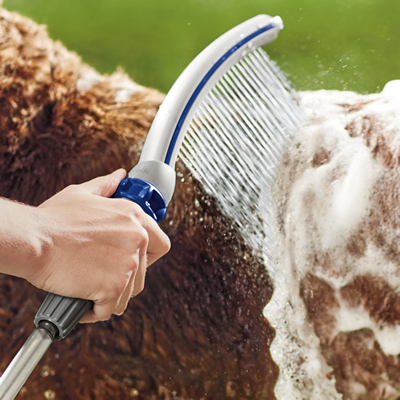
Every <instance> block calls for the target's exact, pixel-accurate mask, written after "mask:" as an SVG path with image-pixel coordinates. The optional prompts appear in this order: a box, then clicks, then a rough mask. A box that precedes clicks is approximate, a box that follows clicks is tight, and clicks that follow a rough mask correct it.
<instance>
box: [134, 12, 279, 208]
mask: <svg viewBox="0 0 400 400" xmlns="http://www.w3.org/2000/svg"><path fill="white" fill-rule="evenodd" d="M281 29H283V23H282V19H281V18H280V17H271V16H269V15H258V16H256V17H254V18H252V19H250V20H248V21H245V22H243V23H242V24H240V25H238V26H236V27H234V28H232V29H231V30H229V31H228V32H226V33H225V34H223V35H222V36H220V37H219V38H218V39H216V40H215V41H214V42H212V43H211V44H210V45H209V46H208V47H207V48H206V49H204V50H203V51H202V52H201V53H200V54H199V55H198V56H197V57H196V58H195V59H194V60H193V61H192V62H191V63H190V64H189V65H188V67H187V68H186V69H185V70H184V71H183V72H182V74H181V75H180V76H179V78H178V79H177V80H176V82H175V83H174V85H173V86H172V88H171V89H170V91H169V92H168V94H167V96H166V98H165V100H164V102H163V103H162V105H161V107H160V109H159V111H158V112H157V115H156V117H155V119H154V121H153V124H152V126H151V128H150V131H149V133H148V135H147V138H146V142H145V144H144V147H143V151H142V154H141V157H140V160H139V163H138V165H137V166H135V167H134V168H133V169H132V170H131V172H130V173H129V176H130V177H135V178H139V179H143V180H146V181H150V182H151V183H153V184H154V185H156V186H157V187H158V188H159V190H160V191H161V193H162V194H163V195H164V198H165V200H166V203H167V204H168V203H169V201H170V199H171V197H172V194H173V191H174V187H175V173H174V166H175V162H176V159H177V156H178V153H179V151H180V147H181V144H182V141H183V140H184V136H185V134H186V131H187V128H188V126H189V124H190V122H191V121H192V118H193V115H194V113H195V112H196V110H197V108H198V107H199V106H200V104H201V103H202V101H203V100H204V99H205V97H206V96H207V94H208V93H209V92H210V91H211V89H212V88H213V87H214V85H215V84H216V83H217V82H218V80H219V79H220V78H221V77H222V76H223V75H224V74H225V73H226V72H227V71H228V70H229V69H230V68H231V67H232V66H233V65H235V64H236V63H237V62H238V61H239V60H240V59H242V58H243V57H245V56H246V55H248V54H249V53H251V52H252V51H254V50H255V49H258V48H259V47H261V46H264V45H266V44H268V43H270V42H271V41H272V40H274V39H275V38H276V36H277V35H278V32H279V30H281ZM161 164H165V166H164V165H161ZM168 167H169V168H168Z"/></svg>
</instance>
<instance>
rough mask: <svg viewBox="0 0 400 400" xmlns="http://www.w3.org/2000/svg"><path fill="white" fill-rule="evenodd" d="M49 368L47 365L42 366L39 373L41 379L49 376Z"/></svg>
mask: <svg viewBox="0 0 400 400" xmlns="http://www.w3.org/2000/svg"><path fill="white" fill-rule="evenodd" d="M50 372H51V368H50V367H49V366H48V365H43V367H42V370H41V371H40V376H41V377H42V378H46V377H47V376H49V375H50Z"/></svg>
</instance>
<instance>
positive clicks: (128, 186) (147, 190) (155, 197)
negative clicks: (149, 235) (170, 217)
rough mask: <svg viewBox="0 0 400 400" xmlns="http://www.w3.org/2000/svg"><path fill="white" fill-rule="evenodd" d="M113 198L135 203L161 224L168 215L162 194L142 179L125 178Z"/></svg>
mask: <svg viewBox="0 0 400 400" xmlns="http://www.w3.org/2000/svg"><path fill="white" fill-rule="evenodd" d="M111 197H114V198H125V199H129V200H132V201H134V202H135V203H137V204H139V205H140V207H142V209H143V211H144V212H145V213H146V214H148V215H150V217H152V218H153V219H154V220H155V221H156V222H160V221H161V220H162V219H163V218H164V217H165V214H166V213H167V205H166V203H165V200H164V197H163V195H162V194H161V192H160V191H159V190H158V189H157V188H156V187H155V186H154V185H153V184H151V183H150V182H146V181H143V180H142V179H138V178H125V179H124V180H122V181H121V183H120V184H119V186H118V189H117V190H116V192H115V193H114V194H113V195H112V196H111Z"/></svg>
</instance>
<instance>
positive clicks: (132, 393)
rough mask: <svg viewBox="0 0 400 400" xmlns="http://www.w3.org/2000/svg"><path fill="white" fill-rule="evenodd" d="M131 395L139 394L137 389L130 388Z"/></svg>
mask: <svg viewBox="0 0 400 400" xmlns="http://www.w3.org/2000/svg"><path fill="white" fill-rule="evenodd" d="M130 394H131V397H137V396H139V391H138V390H137V389H131V393H130Z"/></svg>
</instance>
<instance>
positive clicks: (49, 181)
mask: <svg viewBox="0 0 400 400" xmlns="http://www.w3.org/2000/svg"><path fill="white" fill-rule="evenodd" d="M0 10H1V6H0ZM0 30H1V34H0V152H1V157H0V171H1V179H0V195H2V196H5V197H10V198H13V199H16V200H19V201H23V202H26V203H29V204H33V205H37V204H40V203H41V202H42V201H43V200H45V199H46V198H48V197H49V196H51V195H52V194H54V193H55V192H57V191H58V190H60V189H62V188H63V187H65V186H67V185H68V184H71V183H79V182H83V181H86V180H88V179H90V178H93V177H95V176H98V175H101V174H105V173H109V172H111V171H113V170H115V169H116V168H118V167H121V166H122V167H125V168H126V169H128V170H129V169H130V168H131V167H132V166H133V165H134V164H135V163H136V162H137V160H138V154H139V152H140V149H141V146H142V144H143V141H144V138H145V135H146V132H147V130H148V128H149V126H150V124H151V121H152V119H153V118H154V115H155V113H156V111H157V108H158V106H159V104H160V103H161V101H162V99H163V95H161V94H160V93H158V92H157V91H155V90H151V89H147V88H139V90H138V91H137V92H136V93H134V94H132V96H131V97H130V98H129V100H128V101H127V102H126V103H117V102H116V101H115V93H116V91H117V89H118V84H117V83H118V80H119V79H121V76H120V75H118V74H116V75H113V76H111V77H103V79H102V80H101V81H99V82H97V83H96V84H95V85H94V86H92V87H91V88H90V89H88V90H86V91H79V90H78V88H77V82H78V81H79V78H80V77H81V76H82V74H84V72H85V71H87V70H88V69H89V67H87V66H85V65H83V64H82V63H81V61H80V59H79V58H78V57H77V56H76V55H75V54H72V53H69V52H67V51H66V50H65V49H64V48H63V47H62V45H61V44H59V43H54V42H52V41H51V40H50V39H49V38H48V37H47V34H46V32H45V30H44V28H43V27H38V26H37V25H36V24H35V23H33V22H32V21H30V20H28V19H26V18H23V17H20V16H18V15H16V14H9V13H5V12H4V11H3V14H2V16H0ZM196 200H197V201H196ZM230 226H231V224H230V221H228V220H226V218H224V217H223V216H222V215H221V214H220V212H219V210H218V208H217V207H216V205H215V203H214V200H213V199H210V198H209V197H208V196H207V195H206V194H204V193H203V192H202V189H201V187H200V186H199V184H198V183H197V182H196V181H194V180H193V179H192V178H191V177H190V173H189V171H187V170H186V169H185V168H184V167H183V165H182V164H180V163H179V165H178V181H177V188H176V192H175V195H174V198H173V201H172V203H171V205H170V207H169V211H168V216H167V218H166V220H165V221H164V222H163V225H162V228H163V229H164V230H165V231H166V232H167V234H168V235H169V236H170V238H171V242H172V249H171V252H170V253H169V254H168V255H167V256H166V257H164V258H163V259H162V260H161V261H160V262H158V263H157V264H156V265H154V266H153V267H152V268H151V269H150V270H149V272H148V276H147V283H146V288H145V290H144V292H143V293H142V294H140V295H139V296H138V297H137V298H136V299H134V300H132V301H131V302H130V305H129V308H128V310H127V311H126V313H125V314H124V315H123V316H122V317H113V318H112V319H111V320H110V321H108V322H104V323H97V324H94V325H85V326H78V327H77V328H76V329H75V330H74V331H73V332H72V333H71V334H70V335H69V337H68V338H67V339H66V340H64V341H62V342H60V343H55V344H54V345H52V347H51V348H50V349H49V351H48V352H47V354H46V355H45V357H44V359H43V360H42V362H41V363H40V365H39V366H38V367H37V368H36V369H35V371H34V372H33V374H32V376H31V378H30V379H29V380H28V381H27V383H26V385H25V387H24V389H23V390H22V391H21V394H20V396H19V398H29V399H32V400H34V399H43V396H44V393H45V392H46V391H49V390H51V391H53V392H54V393H55V394H56V399H66V400H67V399H74V400H79V399H82V400H83V399H85V400H86V399H99V400H100V399H102V400H106V399H132V398H138V399H149V400H150V399H165V400H167V399H187V400H188V399H196V400H197V399H216V400H217V399H218V400H222V399H272V398H274V395H273V388H274V385H275V382H276V379H277V374H278V370H277V366H276V365H275V364H274V363H273V361H272V360H271V356H270V353H269V345H270V343H271V341H272V339H273V337H274V331H273V329H272V328H271V327H270V326H269V324H268V322H267V321H266V319H265V318H264V317H263V316H262V310H263V308H264V306H265V304H266V303H267V302H268V300H269V298H270V297H271V294H272V285H271V282H270V279H269V277H268V275H267V273H266V271H265V268H264V267H263V265H262V264H261V263H260V262H259V261H258V260H257V259H255V258H254V257H253V256H252V255H251V251H250V250H249V249H248V248H247V247H246V246H245V245H244V244H243V241H242V239H241V237H240V236H239V235H238V234H237V233H236V232H235V231H234V230H233V229H232V228H231V227H230ZM21 229H23V227H21ZM43 297H44V293H42V292H40V291H39V290H37V289H35V288H33V287H32V286H30V285H29V284H27V283H26V282H24V281H22V280H19V279H13V278H10V277H8V276H1V278H0V360H1V363H0V369H3V370H4V368H5V367H6V366H7V364H8V363H9V361H10V360H11V357H12V356H13V355H14V354H15V352H16V351H17V350H18V349H19V348H20V346H21V345H22V344H23V342H24V340H25V339H26V338H27V336H28V334H29V333H30V332H31V331H32V329H33V317H34V314H35V312H36V310H37V308H38V307H39V305H40V301H41V300H42V299H43ZM47 394H48V396H51V392H47Z"/></svg>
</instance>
